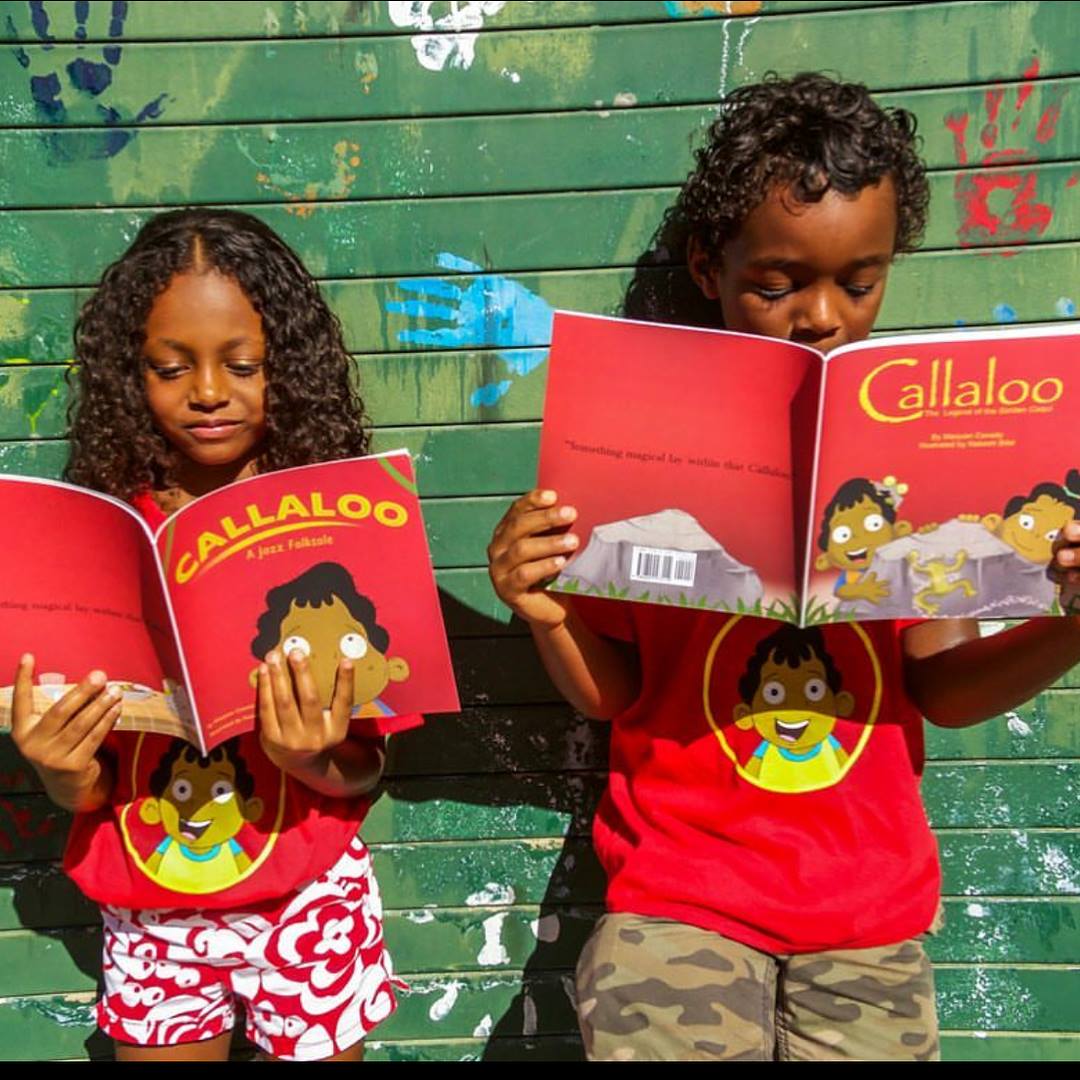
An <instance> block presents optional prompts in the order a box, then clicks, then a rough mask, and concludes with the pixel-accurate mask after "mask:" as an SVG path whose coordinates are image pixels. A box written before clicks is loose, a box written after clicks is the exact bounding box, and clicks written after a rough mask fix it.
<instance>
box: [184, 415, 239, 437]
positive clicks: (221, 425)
mask: <svg viewBox="0 0 1080 1080" xmlns="http://www.w3.org/2000/svg"><path fill="white" fill-rule="evenodd" d="M239 427H240V421H239V420H203V421H201V422H198V423H194V424H185V425H184V430H185V431H187V432H189V433H190V434H191V435H192V436H194V437H195V438H196V439H198V440H199V441H200V442H216V441H218V440H220V439H228V438H230V437H231V436H232V435H234V434H235V433H236V431H237V429H238V428H239Z"/></svg>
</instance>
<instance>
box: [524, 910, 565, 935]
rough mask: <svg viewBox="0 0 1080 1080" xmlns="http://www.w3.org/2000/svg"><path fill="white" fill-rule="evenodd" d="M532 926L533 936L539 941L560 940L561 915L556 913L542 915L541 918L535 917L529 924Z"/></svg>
mask: <svg viewBox="0 0 1080 1080" xmlns="http://www.w3.org/2000/svg"><path fill="white" fill-rule="evenodd" d="M529 925H530V926H531V927H532V932H533V936H534V937H535V938H536V940H537V941H547V942H552V941H558V940H559V929H560V927H559V916H558V915H555V914H554V913H553V914H551V915H541V916H540V918H539V919H533V920H532V922H531V923H530V924H529Z"/></svg>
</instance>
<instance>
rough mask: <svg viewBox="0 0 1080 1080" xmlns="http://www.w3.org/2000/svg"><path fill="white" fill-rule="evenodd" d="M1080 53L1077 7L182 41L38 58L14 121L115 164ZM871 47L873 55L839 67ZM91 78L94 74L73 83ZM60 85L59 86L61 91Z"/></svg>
mask: <svg viewBox="0 0 1080 1080" xmlns="http://www.w3.org/2000/svg"><path fill="white" fill-rule="evenodd" d="M732 27H734V28H735V32H737V33H738V38H737V39H736V40H735V41H732ZM1078 36H1080V11H1078V10H1076V9H1075V8H1074V6H1073V5H1071V4H1040V5H1030V4H1020V3H994V5H993V8H992V9H991V10H988V9H987V6H986V4H985V3H954V4H917V5H913V6H910V7H884V8H869V9H862V10H837V11H829V12H823V13H821V14H819V15H816V16H815V17H813V18H807V17H805V16H804V15H802V14H801V13H797V14H792V15H790V16H777V17H776V18H770V19H762V20H757V21H753V20H745V21H742V22H735V23H729V22H728V21H727V20H723V19H714V20H700V21H691V22H687V21H684V20H678V19H676V20H671V21H669V22H667V23H666V24H664V25H662V26H632V25H631V26H618V25H615V26H607V27H566V28H557V29H552V30H550V31H546V32H544V33H542V34H538V33H535V32H531V31H524V32H516V31H512V30H510V31H506V32H499V33H491V34H486V35H484V36H483V37H478V38H469V37H456V38H455V37H452V36H451V37H450V38H449V39H447V38H445V37H444V38H443V40H442V42H440V45H441V46H442V47H441V48H440V47H439V46H436V48H437V50H438V53H439V55H438V56H437V57H436V58H431V59H429V65H430V66H428V65H425V64H422V63H421V60H420V57H419V56H418V50H417V47H416V45H414V42H413V40H412V39H411V38H410V37H406V36H398V35H393V36H381V37H379V36H376V37H371V38H368V39H355V40H351V41H347V40H343V39H331V40H324V39H293V40H279V41H276V42H274V43H273V44H272V45H268V44H267V43H266V42H265V41H251V42H245V41H228V42H217V41H205V42H189V43H187V44H186V45H185V47H184V63H183V64H176V63H174V62H172V60H173V57H174V55H175V54H174V52H173V50H174V49H175V46H174V45H173V44H172V43H171V42H162V43H156V42H150V43H132V44H124V45H119V44H118V45H112V46H106V48H107V49H108V50H109V52H108V54H106V53H105V50H104V49H101V50H97V49H93V48H92V47H91V48H88V47H86V46H82V45H80V44H52V43H48V44H44V45H43V44H36V43H35V44H31V43H29V42H25V43H24V44H22V45H20V46H19V47H18V50H17V54H16V55H17V60H18V63H14V62H9V63H7V64H4V65H0V112H2V113H3V115H4V117H5V122H6V123H7V124H11V125H26V126H31V127H43V126H44V127H47V126H52V125H57V126H65V125H72V124H79V125H101V124H102V123H103V110H111V111H110V112H108V113H107V114H106V115H107V119H106V120H105V124H106V125H109V126H110V127H111V129H112V130H108V129H106V130H99V132H98V135H99V137H100V138H99V144H98V153H100V154H101V155H102V156H104V157H114V156H117V155H119V154H121V153H122V152H123V151H124V149H125V146H126V143H125V142H123V141H120V140H119V139H118V138H117V136H118V135H119V132H118V130H117V128H116V126H115V125H117V124H122V123H130V122H132V120H135V121H136V122H139V121H145V122H147V123H149V124H155V123H158V122H162V123H168V124H189V123H202V124H205V123H222V122H224V123H229V122H236V121H242V122H253V121H261V122H271V123H272V122H278V121H288V120H290V119H292V118H294V117H298V116H300V117H304V118H305V119H319V120H323V119H346V118H348V119H352V118H356V117H400V116H438V115H455V114H461V113H476V112H484V113H505V112H526V111H529V112H532V111H540V110H544V111H548V110H576V109H585V108H592V107H595V106H598V105H600V106H611V105H614V106H620V105H621V106H627V105H638V106H651V105H668V104H672V103H684V102H701V101H706V102H712V101H715V100H716V98H717V97H718V96H719V92H722V91H723V90H725V89H730V88H732V87H734V86H737V85H739V84H740V83H742V82H746V81H749V79H751V78H753V77H754V76H755V75H756V74H757V73H760V72H763V71H768V70H776V71H779V72H780V73H781V74H786V75H790V74H795V73H796V72H799V71H808V70H822V69H826V68H828V69H832V70H838V71H839V73H840V75H841V76H842V77H844V78H847V79H853V80H857V81H860V82H865V83H867V84H869V85H873V86H875V87H886V88H889V89H899V88H905V89H907V88H916V87H936V86H941V85H943V84H947V83H954V84H955V83H964V84H970V83H985V82H991V81H993V80H996V79H1010V78H1016V77H1017V76H1018V75H1019V74H1020V72H1021V71H1024V70H1027V69H1028V68H1029V65H1030V64H1031V62H1032V59H1033V57H1036V56H1037V57H1038V61H1039V64H1038V69H1037V70H1038V73H1039V74H1040V75H1041V76H1042V77H1044V78H1046V77H1051V76H1060V75H1071V74H1076V72H1077V70H1078V68H1077V57H1076V53H1075V49H1073V48H1072V41H1073V40H1074V39H1075V38H1077V37H1078ZM118 40H121V39H118ZM853 40H858V41H859V43H860V48H858V49H847V48H844V49H842V50H838V48H837V43H838V42H848V41H853ZM897 40H903V41H904V45H905V47H904V49H902V50H898V49H896V48H895V42H896V41H897ZM429 44H430V42H429ZM421 47H423V43H421ZM99 53H100V55H99ZM428 55H429V58H430V57H431V53H429V54H428ZM671 56H678V57H679V63H678V64H672V63H671V62H670V59H669V58H670V57H671ZM88 57H89V59H88ZM76 61H81V62H82V65H83V66H82V67H81V68H75V71H76V74H75V75H72V74H71V70H72V65H75V63H76ZM718 67H719V71H718V70H717V68H718ZM313 71H317V72H318V73H319V78H318V79H312V78H310V74H311V72H313ZM61 74H65V75H68V76H70V77H71V81H72V85H64V83H63V82H62V81H61V78H60V76H61ZM50 78H51V79H53V80H55V83H54V84H53V83H46V82H44V80H49V79H50ZM106 78H107V79H108V82H107V84H106V85H105V86H104V87H102V86H101V82H102V81H103V80H105V79H106ZM33 80H37V82H33ZM65 81H66V80H65ZM718 83H719V85H718ZM85 134H86V133H84V136H85Z"/></svg>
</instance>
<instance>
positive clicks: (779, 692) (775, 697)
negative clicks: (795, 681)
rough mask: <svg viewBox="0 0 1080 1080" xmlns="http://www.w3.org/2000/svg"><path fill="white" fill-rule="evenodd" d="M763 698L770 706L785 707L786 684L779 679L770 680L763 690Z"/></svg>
mask: <svg viewBox="0 0 1080 1080" xmlns="http://www.w3.org/2000/svg"><path fill="white" fill-rule="evenodd" d="M761 696H762V697H763V698H764V699H765V702H766V704H768V705H783V703H784V698H785V697H787V694H786V692H785V691H784V684H783V683H782V682H780V681H779V680H778V679H770V680H769V682H767V683H766V684H765V685H764V686H763V687H762V688H761Z"/></svg>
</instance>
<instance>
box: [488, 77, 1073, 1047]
mask: <svg viewBox="0 0 1080 1080" xmlns="http://www.w3.org/2000/svg"><path fill="white" fill-rule="evenodd" d="M926 209H927V183H926V175H925V169H924V166H923V164H922V162H921V161H920V159H919V157H918V154H917V148H916V140H915V120H914V117H912V116H911V115H910V114H908V113H906V112H904V111H903V110H899V109H892V110H886V109H882V108H881V107H880V106H878V105H877V104H876V103H875V102H874V100H873V98H872V97H871V96H870V94H869V92H868V91H867V89H866V87H864V86H861V85H857V84H852V83H841V82H836V81H834V80H832V79H829V78H826V77H825V76H823V75H818V74H806V75H800V76H796V77H795V78H792V79H781V78H777V77H770V78H767V79H766V80H765V81H763V82H760V83H756V84H753V85H748V86H743V87H741V88H739V89H738V90H736V91H734V92H733V93H731V94H729V95H728V97H727V98H726V99H725V100H724V102H723V105H722V108H721V113H720V116H719V118H718V119H717V120H716V121H715V123H713V125H712V127H711V128H710V130H709V133H708V138H707V141H706V145H705V146H704V148H703V149H701V150H700V151H699V152H698V154H697V167H696V168H695V169H694V171H693V172H692V174H691V175H690V177H689V178H688V179H687V181H686V183H685V185H684V186H683V188H682V191H681V193H680V195H679V198H678V201H677V203H676V205H675V206H674V208H673V209H672V211H671V213H670V214H669V216H668V219H667V221H666V222H665V224H664V227H663V229H662V236H661V239H662V240H663V241H666V242H667V243H668V244H669V245H672V246H670V247H669V252H668V254H669V257H670V259H671V260H675V259H679V258H684V259H685V265H686V270H687V271H688V274H689V277H690V279H691V280H692V281H693V284H694V286H695V287H696V290H697V291H698V292H699V294H700V297H701V298H702V300H703V301H704V305H703V307H704V310H703V313H702V316H701V322H702V323H703V324H704V325H708V326H722V327H726V328H728V329H730V330H737V331H742V332H745V333H749V334H759V335H762V336H764V337H774V338H783V339H786V340H789V341H798V342H803V343H805V344H807V345H811V346H813V347H814V348H816V349H819V350H821V351H822V352H827V351H829V350H831V349H834V348H836V347H837V346H839V345H843V344H845V343H847V342H853V341H859V340H861V339H863V338H865V337H867V336H868V335H869V333H870V331H871V328H872V327H873V324H874V320H875V318H876V317H877V314H878V311H879V310H880V307H881V303H882V300H883V298H884V295H885V288H886V284H887V281H888V276H889V270H890V268H891V266H892V263H893V259H894V257H895V256H896V255H897V253H899V252H903V251H908V250H910V249H912V248H913V247H915V246H916V245H917V243H918V240H919V237H920V235H921V234H922V230H923V226H924V223H925V219H926ZM655 276H656V275H653V277H654V278H655ZM673 276H674V275H673ZM632 299H633V297H632ZM638 299H640V296H639V297H638ZM661 299H662V297H661ZM653 300H654V301H655V300H656V297H655V296H654V297H653ZM634 314H635V315H642V314H645V315H647V316H648V317H652V318H654V319H658V320H668V319H671V318H672V314H673V313H672V312H671V311H670V310H665V309H664V308H663V307H662V306H660V307H654V308H653V310H652V311H648V309H647V308H643V307H641V306H639V307H638V308H637V309H636V310H635V311H634ZM676 317H677V318H678V317H680V313H676ZM738 512H741V513H753V508H747V507H740V508H738ZM865 514H866V516H867V522H866V523H865V524H866V527H867V528H874V527H875V524H874V523H873V522H872V519H873V517H874V516H875V515H876V516H877V517H880V514H879V513H878V508H877V507H876V506H874V505H872V504H871V505H869V506H868V507H867V508H866V510H865ZM575 517H576V511H575V510H574V508H573V507H571V506H565V505H561V504H560V503H559V501H558V493H557V492H554V491H542V490H536V491H532V492H530V493H528V494H527V495H524V496H522V497H521V498H520V499H518V500H517V502H515V503H514V504H513V506H511V508H510V509H509V510H508V511H507V513H506V514H505V516H504V517H503V519H502V521H501V522H500V523H499V525H498V526H497V527H496V530H495V534H494V536H493V538H492V541H491V545H490V546H489V549H488V556H489V560H490V574H491V579H492V582H493V584H494V587H495V589H496V591H497V592H498V594H499V596H500V597H501V598H502V599H503V600H504V602H505V603H506V604H507V605H508V606H509V607H510V608H511V609H512V610H513V611H514V612H515V613H516V614H518V615H519V616H520V617H521V618H523V619H524V620H525V621H526V622H527V623H528V624H529V627H530V629H531V631H532V635H533V638H534V640H535V642H536V644H537V647H538V650H539V652H540V655H541V657H542V659H543V661H544V663H545V665H546V667H547V669H548V672H549V673H550V675H551V676H552V679H553V680H554V682H555V683H556V685H557V686H558V687H559V688H560V690H561V691H562V692H563V694H565V696H566V697H567V698H568V699H569V700H570V701H571V703H573V705H574V706H575V707H576V708H577V709H578V710H580V711H581V712H582V713H584V714H585V715H587V716H592V717H595V718H598V719H606V720H610V721H611V722H612V731H611V773H610V777H609V781H608V787H607V791H606V793H605V796H604V798H603V800H602V802H601V804H600V807H599V810H598V812H597V816H596V820H595V822H594V827H593V838H594V842H595V846H596V849H597V853H598V855H599V857H600V861H601V862H602V863H603V865H604V869H605V870H606V872H607V877H608V886H607V914H606V915H605V916H603V917H602V918H601V919H600V921H599V922H598V923H597V925H596V928H595V930H594V932H593V934H592V936H591V938H590V939H589V941H588V943H587V944H586V946H585V949H584V952H583V953H582V956H581V960H580V962H579V964H578V970H577V1007H578V1018H579V1022H580V1025H581V1030H582V1035H583V1037H584V1040H585V1048H586V1051H587V1053H588V1054H589V1056H590V1057H591V1058H601V1059H615V1060H629V1059H648V1058H652V1059H672V1058H703V1059H712V1060H731V1059H736V1058H744V1059H755V1058H756V1059H781V1058H782V1059H841V1058H848V1059H877V1058H890V1059H927V1058H932V1057H935V1056H936V1055H937V1054H938V1030H937V1016H936V1012H935V1007H934V984H933V974H932V971H931V968H930V963H929V961H928V959H927V956H926V953H925V951H924V949H923V946H922V944H921V941H920V938H921V936H922V935H923V934H924V933H926V932H927V931H928V930H929V929H930V928H931V926H932V925H933V924H934V923H935V921H936V912H937V910H938V905H939V897H940V884H941V873H940V868H939V864H938V857H937V849H936V845H935V842H934V838H933V835H932V834H931V832H930V829H929V826H928V825H927V821H926V815H925V813H924V810H923V807H922V803H921V800H920V797H919V779H920V775H921V772H922V763H923V732H922V722H923V721H922V718H923V716H925V717H927V718H928V719H929V720H930V721H931V722H932V723H935V724H938V725H941V726H944V727H957V728H959V727H966V726H968V725H971V724H976V723H979V722H981V721H983V720H987V719H989V718H990V717H994V716H998V715H1000V714H1002V713H1004V712H1006V711H1007V710H1009V709H1012V708H1015V707H1016V706H1017V705H1019V704H1021V703H1022V702H1024V701H1026V700H1027V699H1028V698H1030V697H1032V696H1033V695H1035V694H1036V693H1038V692H1039V691H1041V690H1042V689H1044V688H1045V687H1046V686H1048V685H1049V684H1050V683H1052V682H1053V681H1054V679H1056V678H1057V677H1058V676H1059V675H1061V673H1062V672H1064V671H1066V670H1068V669H1069V668H1070V667H1072V666H1073V665H1074V664H1076V663H1077V662H1078V661H1080V618H1063V619H1039V620H1033V621H1031V622H1029V623H1026V624H1024V625H1020V626H1016V627H1013V628H1011V629H1009V630H1007V631H1005V632H1003V633H1000V634H998V635H996V636H994V637H987V638H980V636H979V633H978V625H977V623H976V622H975V620H938V621H932V622H922V623H918V624H915V625H912V624H901V623H897V622H887V621H880V622H870V623H864V624H861V625H860V626H858V627H856V626H854V625H851V624H830V625H827V626H824V627H822V628H820V629H811V630H798V629H795V628H789V629H788V630H785V631H784V632H783V633H782V634H776V633H774V631H775V628H776V624H775V623H773V622H770V621H768V620H765V619H757V618H751V617H744V616H737V615H723V614H720V613H712V612H690V611H687V610H679V609H677V608H665V607H657V606H651V605H647V604H625V603H616V602H612V601H604V600H597V599H589V598H579V597H568V596H565V595H557V594H552V593H549V592H545V591H543V589H542V584H543V582H544V581H545V580H546V579H548V578H550V577H552V576H553V575H555V574H556V573H558V571H559V569H560V568H561V567H562V566H563V565H564V564H565V562H566V555H567V553H568V552H571V551H573V550H574V549H575V548H576V547H577V546H578V544H579V538H578V537H577V536H575V535H574V533H573V532H571V531H567V530H568V529H570V528H572V525H573V521H574V519H575ZM1078 567H1080V521H1075V520H1074V521H1071V522H1069V523H1068V524H1066V525H1065V526H1064V527H1063V528H1062V530H1061V533H1060V535H1058V537H1057V538H1056V540H1055V543H1054V562H1053V568H1054V572H1055V573H1056V574H1057V575H1059V576H1060V577H1061V578H1062V579H1063V580H1064V582H1065V583H1066V584H1067V586H1068V588H1069V589H1070V590H1072V592H1074V593H1075V591H1076V587H1077V584H1078V579H1080V571H1078ZM781 638H782V639H783V640H781ZM739 729H742V731H744V732H746V733H747V735H748V736H750V737H751V740H752V741H751V744H750V745H753V744H754V743H756V744H757V750H756V751H754V752H753V753H752V755H751V756H750V758H749V759H744V758H740V757H739V756H738V755H737V754H736V752H735V750H734V749H733V746H735V747H737V746H739V745H741V744H740V743H739V742H738V739H737V733H738V730H739ZM729 739H731V740H733V741H732V742H729V741H728V740H729Z"/></svg>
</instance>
